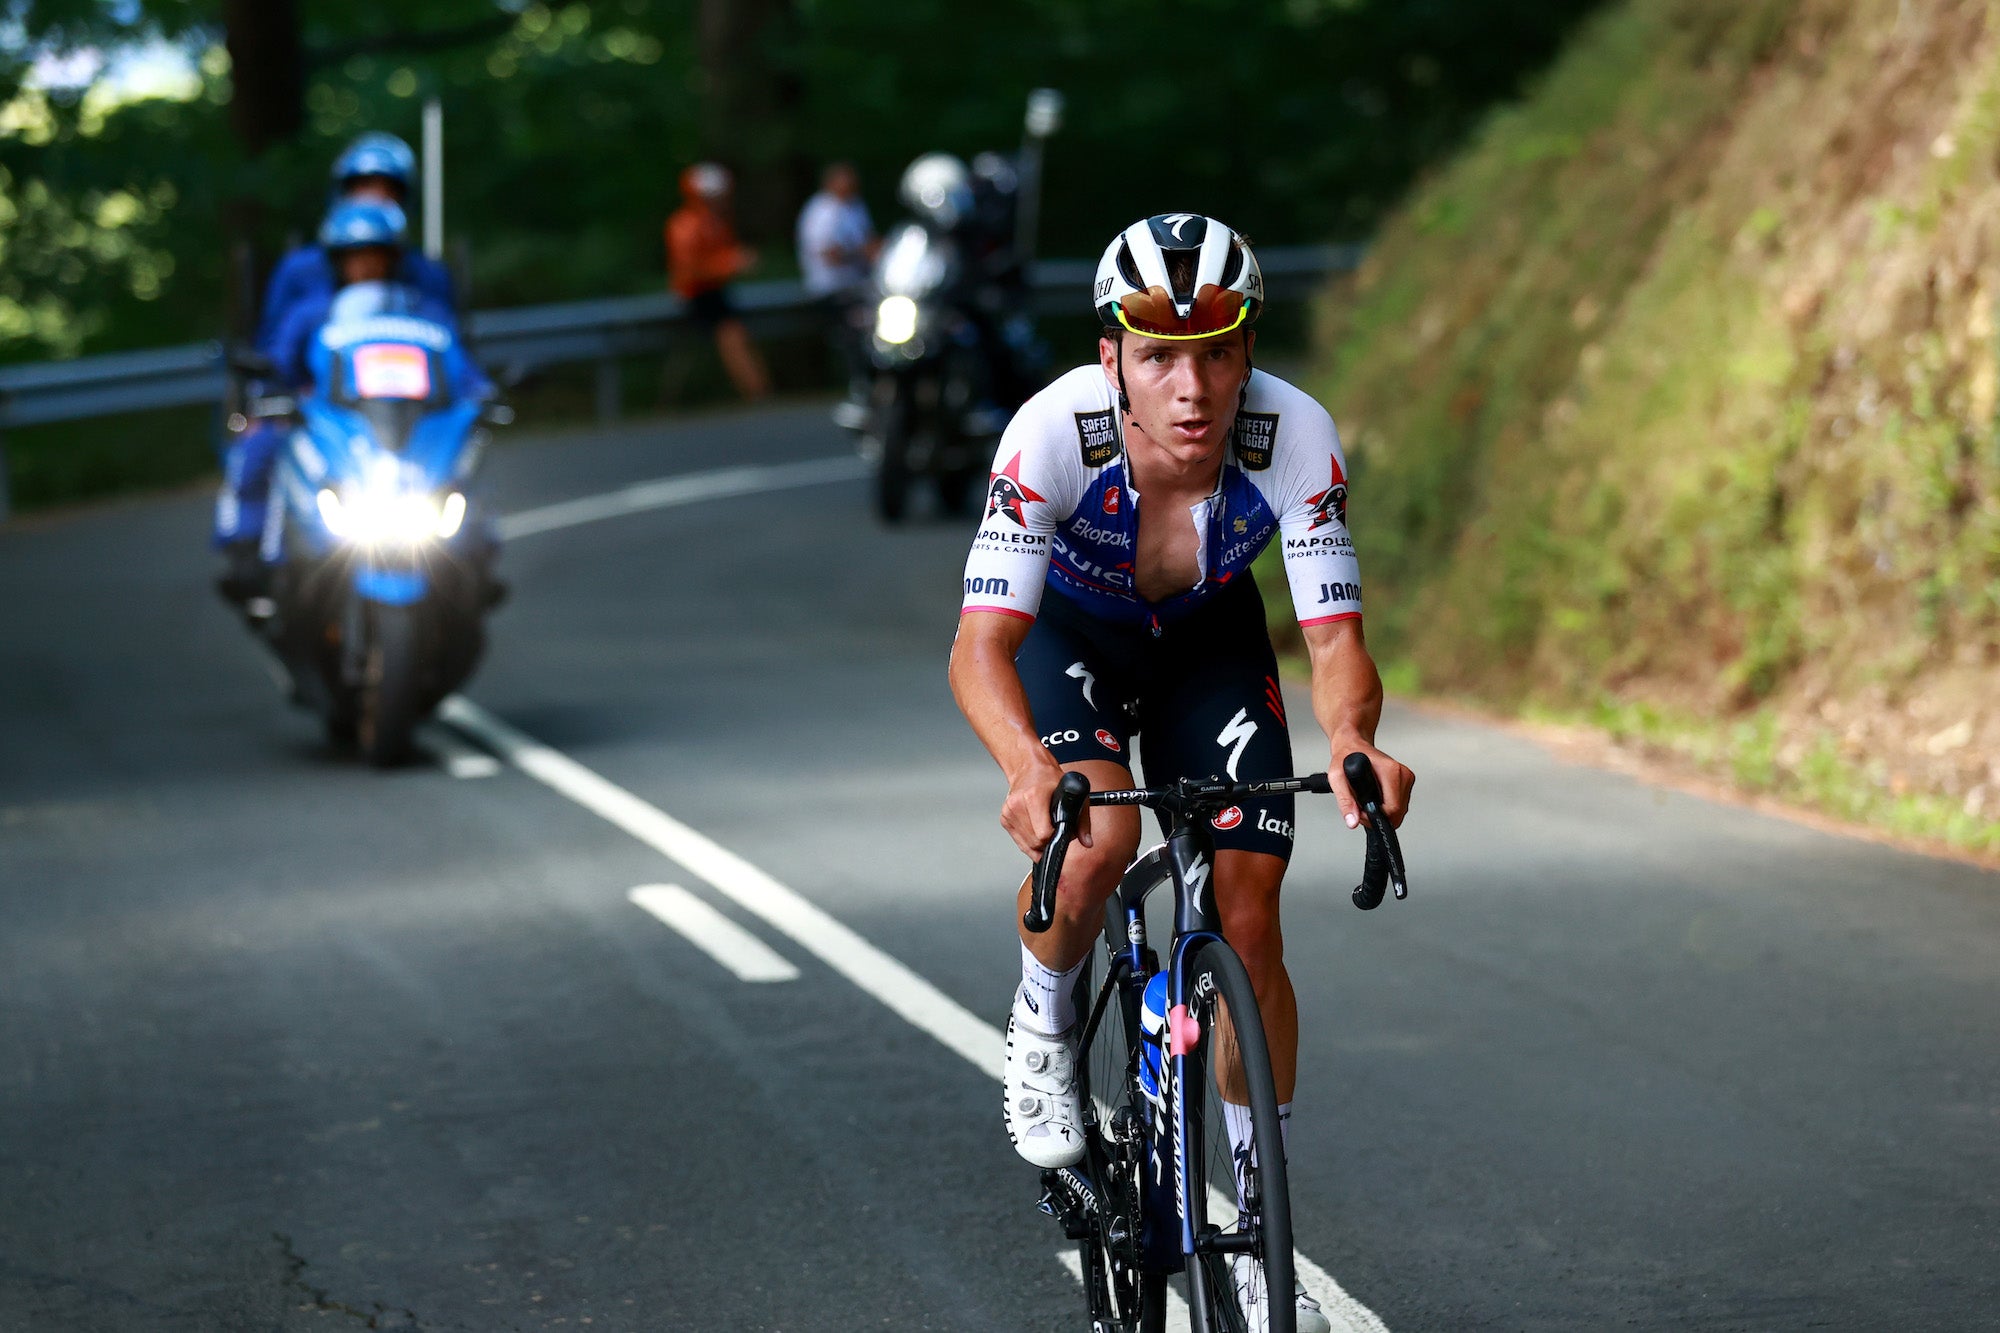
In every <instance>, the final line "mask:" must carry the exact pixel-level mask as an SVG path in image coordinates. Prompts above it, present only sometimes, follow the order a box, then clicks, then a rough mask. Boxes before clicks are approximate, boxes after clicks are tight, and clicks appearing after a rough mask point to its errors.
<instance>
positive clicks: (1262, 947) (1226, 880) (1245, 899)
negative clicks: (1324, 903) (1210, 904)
mask: <svg viewBox="0 0 2000 1333" xmlns="http://www.w3.org/2000/svg"><path fill="white" fill-rule="evenodd" d="M1266 861H1269V862H1273V863H1274V864H1272V865H1265V864H1262V863H1263V862H1266ZM1225 870H1231V871H1235V873H1234V874H1229V875H1227V876H1226V877H1225V875H1224V873H1223V872H1224V871H1225ZM1217 878H1218V879H1221V880H1222V884H1221V889H1220V891H1219V892H1218V893H1217V895H1216V898H1217V904H1216V905H1217V907H1218V909H1219V910H1220V912H1221V916H1222V934H1223V937H1224V938H1225V939H1227V940H1228V941H1229V944H1230V947H1231V948H1233V949H1235V950H1236V952H1237V954H1238V955H1239V956H1241V957H1242V959H1243V963H1244V966H1246V967H1248V968H1249V969H1250V970H1251V971H1252V972H1256V971H1258V970H1260V969H1262V968H1266V967H1276V966H1279V965H1281V964H1282V963H1283V962H1284V960H1285V939H1284V932H1283V930H1282V928H1281V927H1280V925H1279V917H1278V889H1279V885H1280V884H1281V882H1282V881H1283V878H1284V863H1283V862H1281V861H1278V860H1277V858H1276V857H1257V858H1255V860H1252V861H1249V862H1248V863H1247V864H1246V863H1239V864H1237V865H1233V866H1218V867H1217Z"/></svg>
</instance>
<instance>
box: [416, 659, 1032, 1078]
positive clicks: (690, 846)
mask: <svg viewBox="0 0 2000 1333" xmlns="http://www.w3.org/2000/svg"><path fill="white" fill-rule="evenodd" d="M438 712H439V714H440V715H441V716H442V717H444V719H445V720H446V721H448V722H450V723H451V724H452V725H454V726H456V727H459V728H460V729H462V730H464V731H466V732H469V733H470V734H471V735H473V736H474V737H476V738H478V739H479V740H480V741H481V742H483V743H484V744H485V745H486V746H487V747H488V748H490V749H491V750H493V752H494V753H496V754H498V755H499V756H500V757H501V758H503V759H505V760H506V761H507V762H508V763H510V764H512V765H514V767H516V768H518V769H520V770H521V771H522V772H523V773H526V774H527V775H528V776H529V777H531V778H534V779H535V780H536V781H538V782H540V783H542V784H543V785H545V786H548V787H551V788H554V789H555V790H556V791H558V792H561V793H562V794H563V795H564V796H567V797H569V798H570V799H571V800H572V801H575V802H576V803H577V804H578V805H580V806H582V807H583V808H584V809H586V810H589V811H591V812H592V813H593V814H596V815H597V816H599V817H600V818H602V819H605V820H607V821H609V822H610V823H613V824H616V825H617V826H618V827H619V828H622V829H624V830H625V831H626V832H627V833H629V834H631V835H632V836H633V837H635V838H637V839H638V840H639V841H640V842H643V843H646V844H647V845H648V846H651V847H653V848H654V849H656V850H658V851H660V852H663V853H665V854H666V855H667V856H669V857H671V858H672V859H673V860H675V861H678V862H679V863H680V864H681V865H683V866H685V867H686V868H687V869H688V870H689V871H691V872H693V873H694V874H696V875H699V876H701V878H703V879H704V880H707V881H708V882H709V883H710V884H712V885H714V886H715V888H716V890H717V891H718V892H720V893H721V894H723V895H724V896H725V897H727V898H729V899H730V900H731V901H733V902H735V903H736V904H737V905H738V906H740V907H742V908H743V909H744V910H745V911H747V912H749V913H750V914H752V915H753V916H757V917H760V918H762V919H763V920H764V921H766V922H768V923H769V924H770V925H772V926H774V927H776V928H777V929H778V930H779V931H780V932H781V933H783V934H785V935H787V936H789V937H791V939H792V940H793V941H795V942H796V943H797V944H798V945H799V946H800V947H801V948H803V949H805V950H806V951H807V952H808V953H810V954H812V955H813V956H814V957H815V958H817V959H819V960H820V961H821V962H823V963H825V964H826V965H827V966H828V967H830V968H832V969H833V970H834V971H836V972H838V973H839V974H840V975H841V976H843V977H846V978H847V979H848V980H849V981H851V982H853V983H854V984H855V985H857V986H859V987H860V988H861V989H862V990H864V991H866V992H868V994H870V995H873V996H874V997H875V998H876V999H878V1000H880V1001H881V1002H882V1003H883V1004H885V1005H887V1006H888V1007H889V1008H890V1009H891V1010H892V1011H894V1012H895V1013H896V1014H897V1015H898V1016H899V1017H901V1018H903V1019H904V1020H906V1021H907V1022H909V1023H910V1024H911V1025H913V1026H915V1027H917V1028H920V1029H922V1030H923V1031H925V1032H928V1033H929V1034H930V1035H931V1036H933V1037H936V1038H937V1039H938V1040H939V1041H941V1042H943V1043H944V1044H945V1045H946V1046H948V1047H950V1048H951V1049H952V1050H954V1051H956V1052H958V1054H960V1055H962V1056H964V1057H965V1058H966V1059H967V1060H969V1061H971V1062H972V1063H973V1064H974V1065H975V1066H977V1067H978V1068H980V1069H982V1070H984V1071H985V1072H986V1073H987V1074H988V1075H989V1076H990V1077H992V1078H994V1079H998V1078H999V1077H1000V1065H1001V1060H1002V1058H1003V1057H1004V1055H1005V1054H1006V1041H1005V1038H1003V1037H1002V1036H1001V1035H1000V1031H999V1029H997V1028H995V1027H994V1026H992V1025H991V1024H990V1023H987V1022H985V1021H984V1020H982V1019H979V1018H976V1017H974V1016H973V1014H972V1013H971V1011H970V1010H968V1009H966V1008H965V1006H964V1005H961V1004H960V1003H959V1002H958V1001H956V1000H954V999H952V998H951V997H950V996H948V995H946V994H945V993H944V992H943V991H941V990H939V989H938V988H937V987H935V986H933V985H931V983H930V982H928V981H926V980H924V979H923V978H922V977H920V976H918V975H917V974H916V973H915V972H912V971H911V970H910V969H909V968H907V967H905V966H904V965H903V964H902V963H900V962H898V961H897V960H896V959H894V958H892V957H890V956H889V955H888V954H886V953H884V952H882V950H880V949H878V948H876V947H875V946H874V945H872V944H870V943H869V942H868V941H867V940H865V939H863V938H861V936H859V935H857V934H855V933H854V932H853V931H852V930H850V929H848V928H847V926H845V925H843V924H842V923H841V922H839V921H837V920H835V919H834V918H833V917H831V916H829V915H827V914H826V913H825V912H823V911H821V910H820V909H819V908H818V907H816V906H815V905H814V904H812V903H811V902H808V901H807V900H806V899H805V898H803V897H801V896H800V895H799V894H797V893H796V892H794V891H793V890H791V889H789V888H787V887H785V886H784V885H783V884H780V883H779V882H778V881H777V880H775V879H772V878H771V877H770V876H769V875H767V874H765V873H764V872H763V871H762V870H759V869H758V868H757V867H756V866H754V865H751V864H750V863H749V862H748V861H746V860H744V859H743V858H742V857H740V856H738V855H737V854H736V853H734V852H732V851H730V850H728V849H727V848H725V847H723V846H721V845H720V844H718V843H715V842H711V841H710V840H709V839H708V838H706V837H704V836H702V835H701V834H699V833H697V832H695V831H694V830H693V829H691V828H689V827H688V826H687V825H685V824H683V823H681V822H680V821H679V820H678V819H675V818H674V817H673V816H671V815H669V814H667V813H666V812H665V811H664V810H661V809H658V808H657V807H655V806H652V805H649V804H647V803H646V802H645V801H642V800H640V799H639V798H638V797H637V796H634V795H633V794H632V793H631V792H629V791H626V790H625V789H624V788H623V787H620V786H619V785H617V784H616V783H614V782H611V781H610V780H608V779H606V778H603V777H599V776H598V775H597V774H596V773H593V772H592V771H591V770H589V769H587V768H585V767H584V766H583V765H582V764H579V763H577V762H576V760H574V759H571V758H570V757H569V756H568V755H566V754H562V753H561V752H559V751H556V750H552V749H550V748H549V747H548V746H546V745H543V744H542V743H541V742H539V741H537V740H535V739H533V738H532V737H530V736H527V735H525V734H524V733H522V732H519V731H516V730H515V729H514V728H512V727H510V726H508V725H507V724H506V723H505V722H502V721H501V720H500V719H499V718H497V717H495V716H493V715H492V714H491V713H489V712H487V711H486V710H485V709H484V708H481V707H480V706H479V705H478V704H475V703H473V702H472V701H471V700H470V699H467V698H465V697H464V696H463V695H458V694H454V695H452V696H451V697H450V698H448V699H446V700H445V701H444V703H443V704H442V705H440V706H439V709H438Z"/></svg>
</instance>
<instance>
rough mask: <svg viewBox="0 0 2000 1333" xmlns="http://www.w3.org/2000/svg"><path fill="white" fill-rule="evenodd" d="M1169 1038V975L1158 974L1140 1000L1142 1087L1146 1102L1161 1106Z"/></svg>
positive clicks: (1140, 1078) (1153, 977) (1140, 1070)
mask: <svg viewBox="0 0 2000 1333" xmlns="http://www.w3.org/2000/svg"><path fill="white" fill-rule="evenodd" d="M1166 1037H1167V974H1166V973H1164V972H1155V973H1154V974H1153V975H1152V978H1151V979H1150V980H1148V981H1147V982H1146V993H1145V995H1144V996H1143V997H1141V999H1140V1001H1139V1038H1140V1040H1139V1088H1140V1091H1142V1092H1144V1093H1145V1094H1146V1100H1148V1101H1150V1102H1152V1103H1154V1104H1155V1105H1158V1104H1159V1103H1160V1098H1161V1091H1160V1089H1161V1085H1162V1084H1163V1083H1164V1082H1165V1076H1164V1075H1163V1073H1162V1072H1161V1071H1162V1069H1163V1067H1164V1064H1165V1056H1164V1050H1165V1046H1166Z"/></svg>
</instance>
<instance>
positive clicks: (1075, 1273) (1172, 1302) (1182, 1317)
mask: <svg viewBox="0 0 2000 1333" xmlns="http://www.w3.org/2000/svg"><path fill="white" fill-rule="evenodd" d="M1056 1258H1057V1259H1058V1260H1060V1261H1061V1263H1062V1266H1063V1267H1064V1268H1066V1269H1068V1270H1069V1275H1070V1276H1071V1277H1073V1278H1075V1279H1076V1285H1077V1286H1079V1287H1080V1286H1082V1285H1083V1256H1082V1255H1080V1254H1078V1253H1077V1252H1076V1251H1075V1250H1074V1249H1067V1250H1058V1251H1056ZM1192 1320H1193V1316H1192V1315H1190V1314H1189V1313H1188V1303H1187V1297H1185V1296H1183V1295H1181V1293H1180V1289H1179V1288H1177V1287H1173V1286H1169V1287H1168V1288H1167V1318H1166V1333H1191V1329H1192V1327H1193V1324H1192Z"/></svg>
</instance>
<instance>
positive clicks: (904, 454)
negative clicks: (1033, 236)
mask: <svg viewBox="0 0 2000 1333" xmlns="http://www.w3.org/2000/svg"><path fill="white" fill-rule="evenodd" d="M964 276H965V275H964V271H963V262H962V259H961V255H960V250H959V242H958V241H957V240H955V239H954V238H952V237H951V236H948V235H941V234H939V233H938V232H937V231H935V230H932V229H930V228H926V227H924V226H922V225H920V224H918V223H915V222H906V223H903V224H902V225H901V226H898V227H897V228H896V229H895V230H894V231H892V232H891V233H890V234H889V236H888V239H887V240H886V241H885V243H884V244H883V247H882V253H881V257H880V259H879V260H878V261H877V264H876V271H875V282H874V291H873V295H874V298H875V305H874V328H873V332H872V335H871V336H870V338H869V365H870V372H871V383H870V388H869V403H868V420H867V424H866V425H865V426H864V427H863V435H862V454H863V456H864V457H867V458H869V459H870V460H871V461H872V462H873V463H874V464H875V510H876V512H877V513H878V514H879V515H880V516H881V517H882V519H883V521H884V522H888V523H894V522H897V521H899V520H901V518H902V517H903V515H904V512H905V511H906V509H907V507H908V497H909V491H910V487H911V484H912V483H913V482H914V481H916V480H917V479H919V478H926V477H927V478H929V479H930V480H931V481H932V482H933V483H934V484H935V486H936V487H937V494H938V499H939V501H940V503H941V504H942V506H943V508H944V510H945V512H947V513H950V514H954V515H962V514H965V513H968V512H970V509H971V504H972V500H973V496H974V491H975V489H976V485H977V483H978V482H979V481H981V480H982V479H983V478H984V476H985V470H986V464H987V461H988V460H989V459H990V458H991V457H992V453H993V441H994V439H995V438H996V437H997V436H998V435H999V434H1000V432H1001V430H1002V429H1004V428H1005V426H1006V424H1007V418H1006V414H1005V413H1004V412H1003V411H1002V410H1001V409H1000V408H999V406H998V404H997V403H996V389H997V386H995V385H994V384H993V382H992V381H993V372H992V360H993V358H992V356H991V355H990V354H989V353H990V350H991V349H989V348H988V346H987V342H988V340H989V338H990V337H991V336H992V335H991V334H990V333H988V332H987V331H986V328H985V327H983V324H986V325H990V321H981V320H978V319H975V318H974V317H973V315H972V313H971V312H970V311H968V310H967V309H966V308H965V304H964V302H963V301H962V300H961V299H960V298H959V296H958V293H959V291H960V289H961V287H962V286H963V280H964Z"/></svg>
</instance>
